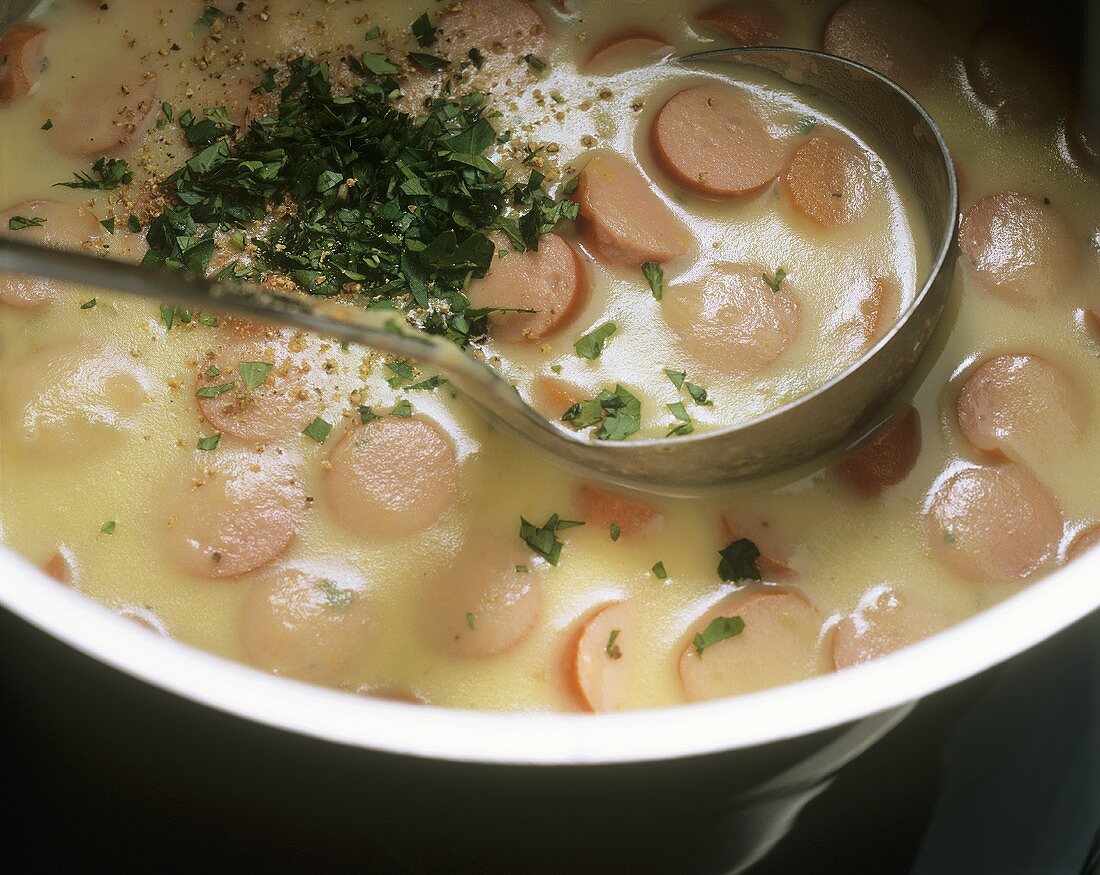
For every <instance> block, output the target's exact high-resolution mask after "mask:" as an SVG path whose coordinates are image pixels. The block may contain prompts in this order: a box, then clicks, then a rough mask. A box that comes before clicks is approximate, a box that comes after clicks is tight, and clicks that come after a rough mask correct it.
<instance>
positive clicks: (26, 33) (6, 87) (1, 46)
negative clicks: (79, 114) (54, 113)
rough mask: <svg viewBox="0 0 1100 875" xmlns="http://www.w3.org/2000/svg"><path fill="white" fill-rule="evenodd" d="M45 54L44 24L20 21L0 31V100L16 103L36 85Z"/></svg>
mask: <svg viewBox="0 0 1100 875" xmlns="http://www.w3.org/2000/svg"><path fill="white" fill-rule="evenodd" d="M45 56H46V28H44V27H39V26H38V25H37V24H19V25H16V26H15V27H13V28H11V29H10V30H9V31H8V32H7V33H4V34H0V104H5V103H15V102H16V101H17V100H22V99H23V98H24V97H27V96H29V95H30V94H31V92H32V91H34V90H35V88H36V87H37V86H38V77H39V75H40V74H41V73H42V63H43V61H44V59H45Z"/></svg>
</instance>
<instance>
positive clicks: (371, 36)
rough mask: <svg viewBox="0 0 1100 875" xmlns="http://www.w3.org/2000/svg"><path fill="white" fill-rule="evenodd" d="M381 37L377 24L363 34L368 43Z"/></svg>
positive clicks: (380, 30)
mask: <svg viewBox="0 0 1100 875" xmlns="http://www.w3.org/2000/svg"><path fill="white" fill-rule="evenodd" d="M380 36H382V29H381V28H380V27H379V26H378V25H377V24H376V25H375V26H374V27H372V28H371V29H370V30H368V31H367V32H366V33H365V34H363V39H364V40H365V41H366V42H368V43H369V42H373V41H374V40H376V39H378V38H379V37H380ZM268 90H269V91H273V90H274V89H268Z"/></svg>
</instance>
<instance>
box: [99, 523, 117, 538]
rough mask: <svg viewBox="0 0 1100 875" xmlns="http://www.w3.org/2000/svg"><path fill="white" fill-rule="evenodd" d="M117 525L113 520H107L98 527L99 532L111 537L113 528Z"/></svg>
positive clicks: (113, 531)
mask: <svg viewBox="0 0 1100 875" xmlns="http://www.w3.org/2000/svg"><path fill="white" fill-rule="evenodd" d="M117 525H118V523H116V522H115V521H114V520H107V522H105V523H104V524H103V525H101V526H100V527H99V531H100V532H102V533H103V534H104V535H113V534H114V533H115V527H116V526H117Z"/></svg>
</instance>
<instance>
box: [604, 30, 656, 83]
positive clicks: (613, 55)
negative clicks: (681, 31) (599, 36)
mask: <svg viewBox="0 0 1100 875" xmlns="http://www.w3.org/2000/svg"><path fill="white" fill-rule="evenodd" d="M671 51H672V46H671V45H670V44H669V42H668V40H666V39H664V38H662V37H660V36H658V35H656V34H651V33H642V32H638V31H633V32H629V33H623V34H618V35H617V36H613V37H611V38H610V39H608V40H605V41H604V42H602V43H600V45H599V46H597V47H596V50H595V51H594V52H593V53H592V54H591V56H590V57H589V58H588V61H587V62H586V63H585V65H584V69H585V70H586V71H587V72H590V73H617V72H619V71H620V70H630V69H632V68H634V67H643V66H645V65H647V64H651V63H653V62H654V61H657V60H658V59H660V58H663V57H664V56H666V55H668V54H669V53H670V52H671Z"/></svg>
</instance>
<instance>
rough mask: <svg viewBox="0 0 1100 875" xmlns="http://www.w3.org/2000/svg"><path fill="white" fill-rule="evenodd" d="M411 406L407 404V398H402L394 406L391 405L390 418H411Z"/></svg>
mask: <svg viewBox="0 0 1100 875" xmlns="http://www.w3.org/2000/svg"><path fill="white" fill-rule="evenodd" d="M412 412H413V409H412V404H410V403H409V399H408V398H402V399H401V400H400V401H398V402H397V403H396V404H394V405H393V410H391V411H390V416H403V417H408V416H412Z"/></svg>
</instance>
